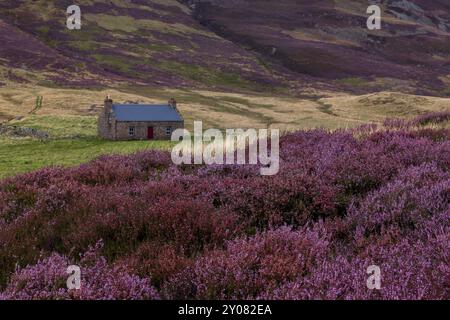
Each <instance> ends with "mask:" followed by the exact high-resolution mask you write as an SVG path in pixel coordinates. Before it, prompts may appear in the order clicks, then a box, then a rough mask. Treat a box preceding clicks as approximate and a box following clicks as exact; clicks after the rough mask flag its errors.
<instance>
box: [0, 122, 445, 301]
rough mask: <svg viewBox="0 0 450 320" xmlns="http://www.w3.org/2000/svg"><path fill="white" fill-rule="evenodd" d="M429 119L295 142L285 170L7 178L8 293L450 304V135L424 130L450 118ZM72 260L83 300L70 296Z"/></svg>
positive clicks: (0, 271) (1, 212) (3, 199)
mask: <svg viewBox="0 0 450 320" xmlns="http://www.w3.org/2000/svg"><path fill="white" fill-rule="evenodd" d="M422 118H423V119H426V120H423V119H422V120H420V119H419V120H415V121H416V122H417V124H412V123H411V122H405V121H391V122H389V121H387V123H386V124H385V127H380V126H375V125H367V126H363V127H360V128H357V129H352V130H337V131H335V132H327V131H325V130H310V131H299V132H295V133H290V134H287V135H285V136H283V137H281V139H280V171H279V173H278V174H277V175H275V176H261V175H260V174H259V166H258V165H256V166H253V165H213V166H194V165H192V166H187V165H185V166H175V165H173V164H172V161H171V158H170V154H169V153H168V152H155V151H146V152H141V153H138V154H135V155H130V156H117V155H116V156H104V157H101V158H99V159H97V160H94V161H92V162H90V163H88V164H85V165H82V166H79V167H76V168H65V169H64V168H46V169H42V170H38V171H36V172H32V173H27V174H23V175H20V176H17V177H13V178H8V179H4V180H2V181H0V266H1V268H0V292H2V291H1V290H4V291H3V292H2V297H3V298H8V297H9V298H21V297H23V298H45V299H56V298H74V299H75V298H76V299H78V298H80V299H84V298H86V299H88V298H94V299H107V298H120V299H121V298H129V297H136V298H155V297H157V295H156V293H154V290H158V291H160V292H162V296H163V298H193V299H200V298H212V299H215V298H224V299H233V298H236V299H238V298H239V299H240V298H249V299H259V298H269V299H272V298H283V299H334V298H337V299H384V298H389V299H390V298H393V299H411V298H418V299H444V298H445V294H446V291H445V290H447V292H448V281H447V282H445V279H448V267H447V266H448V255H447V251H448V250H447V249H446V248H448V235H449V232H448V231H449V225H448V221H449V216H448V214H449V212H450V207H449V202H448V199H449V193H450V190H449V186H450V176H449V171H448V168H449V167H450V141H449V139H448V138H449V135H448V130H444V129H433V128H426V129H424V128H420V126H421V125H422V124H423V123H425V122H426V123H431V122H433V121H434V122H440V121H447V120H448V119H447V118H446V116H445V115H438V116H436V115H435V116H423V117H422ZM443 119H444V120H443ZM445 119H447V120H445ZM424 121H425V122H424ZM99 241H102V243H103V246H101V247H99V248H97V251H96V252H97V253H96V255H97V256H96V258H95V259H91V260H89V261H90V262H89V263H88V260H86V259H87V258H85V256H92V255H90V254H86V252H91V251H90V250H91V249H90V248H91V247H92V246H94V245H95V244H96V243H98V242H99ZM69 262H78V263H80V264H82V265H83V266H84V267H83V268H86V271H85V272H86V276H87V279H88V280H87V281H88V282H87V287H85V289H83V290H85V291H83V292H82V295H78V296H77V295H76V294H75V293H73V292H67V290H65V289H64V286H62V282H61V281H62V280H61V279H66V274H65V267H64V268H62V266H63V265H67V264H68V263H69ZM372 264H377V265H379V266H380V267H381V268H382V272H383V277H384V278H383V279H384V280H383V284H384V285H383V288H382V290H381V291H369V290H368V289H367V287H366V286H365V280H366V279H367V275H366V273H365V270H366V268H367V266H369V265H372ZM16 266H18V268H19V269H16ZM61 268H62V269H61ZM99 270H100V271H99ZM104 273H110V274H112V275H115V274H117V277H116V278H117V279H119V280H117V281H118V282H117V281H116V282H115V281H114V279H112V278H108V276H107V275H104ZM40 274H42V275H40ZM96 274H99V275H100V274H102V277H104V279H106V280H100V278H99V277H96ZM23 279H25V280H23ZM108 279H109V280H108ZM22 280H23V281H22ZM47 280H48V281H47ZM102 281H103V284H104V287H102V285H101V282H102ZM148 281H151V283H152V286H153V287H154V288H155V289H151V288H153V287H152V286H150V285H149V282H148ZM108 286H110V287H114V288H117V290H116V291H115V292H116V293H114V294H113V295H112V296H111V295H108V292H106V288H107V287H108ZM152 292H153V293H152Z"/></svg>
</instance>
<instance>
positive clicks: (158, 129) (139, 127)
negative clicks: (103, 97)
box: [114, 121, 184, 140]
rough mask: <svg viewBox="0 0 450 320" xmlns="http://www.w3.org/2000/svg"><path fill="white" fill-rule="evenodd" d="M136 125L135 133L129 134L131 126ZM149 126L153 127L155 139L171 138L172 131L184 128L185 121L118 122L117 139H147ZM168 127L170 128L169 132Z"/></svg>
mask: <svg viewBox="0 0 450 320" xmlns="http://www.w3.org/2000/svg"><path fill="white" fill-rule="evenodd" d="M130 127H134V135H132V136H131V135H130V134H129V128H130ZM148 127H153V139H154V140H170V138H171V135H172V132H173V131H174V130H176V129H182V128H184V121H178V122H175V121H142V122H141V121H139V122H116V134H115V137H114V139H116V140H147V133H148ZM166 128H170V133H169V134H167V132H166Z"/></svg>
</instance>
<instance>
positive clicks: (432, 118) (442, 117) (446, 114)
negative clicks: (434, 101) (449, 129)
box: [411, 111, 450, 126]
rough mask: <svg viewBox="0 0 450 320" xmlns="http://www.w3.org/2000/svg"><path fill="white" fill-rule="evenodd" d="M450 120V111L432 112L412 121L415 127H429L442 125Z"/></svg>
mask: <svg viewBox="0 0 450 320" xmlns="http://www.w3.org/2000/svg"><path fill="white" fill-rule="evenodd" d="M449 120H450V111H442V112H431V113H426V114H424V115H420V116H417V117H416V118H414V119H413V120H412V121H411V124H413V125H421V126H423V125H427V124H430V123H434V124H437V123H442V122H446V121H449Z"/></svg>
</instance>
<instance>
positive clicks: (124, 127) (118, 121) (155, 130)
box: [98, 96, 184, 140]
mask: <svg viewBox="0 0 450 320" xmlns="http://www.w3.org/2000/svg"><path fill="white" fill-rule="evenodd" d="M179 128H184V120H183V117H182V116H181V114H180V112H179V111H178V109H177V104H176V101H175V100H174V99H171V100H170V101H169V103H168V104H166V105H149V104H114V103H113V101H112V99H110V98H109V96H108V97H106V99H105V104H104V109H103V110H102V112H101V114H100V116H99V119H98V134H99V136H100V137H102V138H104V139H109V140H170V138H171V136H172V132H173V131H174V130H176V129H179Z"/></svg>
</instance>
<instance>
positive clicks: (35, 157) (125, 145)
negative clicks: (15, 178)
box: [0, 116, 175, 178]
mask: <svg viewBox="0 0 450 320" xmlns="http://www.w3.org/2000/svg"><path fill="white" fill-rule="evenodd" d="M12 125H16V126H23V127H30V128H35V129H38V130H42V131H45V132H47V133H49V135H50V139H48V140H38V139H35V138H28V137H27V138H11V137H5V136H0V178H5V177H8V176H12V175H15V174H18V173H23V172H29V171H33V170H37V169H40V168H43V167H49V166H63V167H69V166H76V165H79V164H82V163H85V162H88V161H90V160H93V159H95V158H97V157H99V156H101V155H104V154H130V153H135V152H138V151H141V150H147V149H159V150H170V149H171V148H172V147H173V145H174V144H175V143H174V142H171V141H107V140H102V139H99V138H97V137H96V130H97V127H96V118H95V117H83V116H30V117H27V118H25V119H23V120H20V121H14V123H12Z"/></svg>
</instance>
